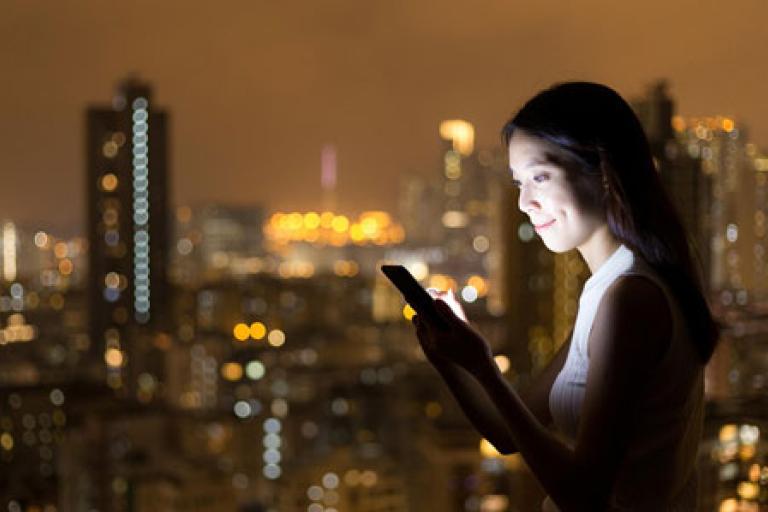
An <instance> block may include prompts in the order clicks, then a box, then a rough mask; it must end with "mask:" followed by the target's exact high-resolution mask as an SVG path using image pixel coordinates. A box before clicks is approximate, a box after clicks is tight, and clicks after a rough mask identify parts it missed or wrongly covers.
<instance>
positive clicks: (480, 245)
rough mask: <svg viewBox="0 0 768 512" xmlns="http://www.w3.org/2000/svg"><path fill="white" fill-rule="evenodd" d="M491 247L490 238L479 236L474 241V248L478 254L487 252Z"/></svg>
mask: <svg viewBox="0 0 768 512" xmlns="http://www.w3.org/2000/svg"><path fill="white" fill-rule="evenodd" d="M490 247H491V243H490V241H488V237H485V236H483V235H478V236H476V237H475V238H474V239H473V240H472V248H473V249H475V251H477V252H486V251H487V250H488V249H489V248H490Z"/></svg>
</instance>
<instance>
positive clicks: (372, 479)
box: [360, 470, 379, 487]
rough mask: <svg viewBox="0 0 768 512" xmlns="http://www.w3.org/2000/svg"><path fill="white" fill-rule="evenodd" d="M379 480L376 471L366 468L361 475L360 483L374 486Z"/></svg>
mask: <svg viewBox="0 0 768 512" xmlns="http://www.w3.org/2000/svg"><path fill="white" fill-rule="evenodd" d="M378 481H379V475H377V474H376V472H375V471H371V470H365V471H363V474H362V475H360V483H361V484H363V486H365V487H373V486H374V485H376V482H378Z"/></svg>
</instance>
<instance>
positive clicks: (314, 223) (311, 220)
mask: <svg viewBox="0 0 768 512" xmlns="http://www.w3.org/2000/svg"><path fill="white" fill-rule="evenodd" d="M319 226H320V215H318V214H317V213H315V212H308V213H306V214H304V227H305V228H307V229H317V228H318V227H319Z"/></svg>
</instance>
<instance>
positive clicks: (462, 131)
mask: <svg viewBox="0 0 768 512" xmlns="http://www.w3.org/2000/svg"><path fill="white" fill-rule="evenodd" d="M440 137H442V138H443V139H445V140H450V141H451V142H452V143H453V149H454V151H458V152H459V153H461V154H463V155H469V154H471V153H472V151H473V150H474V147H475V127H474V126H473V125H472V123H470V122H468V121H464V120H463V119H449V120H447V121H443V122H441V123H440Z"/></svg>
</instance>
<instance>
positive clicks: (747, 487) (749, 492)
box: [736, 482, 760, 500]
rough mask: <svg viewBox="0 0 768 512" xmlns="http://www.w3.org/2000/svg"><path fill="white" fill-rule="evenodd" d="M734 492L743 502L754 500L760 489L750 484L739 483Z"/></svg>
mask: <svg viewBox="0 0 768 512" xmlns="http://www.w3.org/2000/svg"><path fill="white" fill-rule="evenodd" d="M736 492H737V493H738V494H739V496H741V497H742V498H744V499H745V500H754V499H755V498H757V495H758V494H759V493H760V487H759V486H758V485H757V484H755V483H752V482H739V486H738V488H737V490H736Z"/></svg>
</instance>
